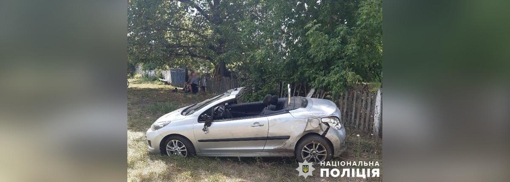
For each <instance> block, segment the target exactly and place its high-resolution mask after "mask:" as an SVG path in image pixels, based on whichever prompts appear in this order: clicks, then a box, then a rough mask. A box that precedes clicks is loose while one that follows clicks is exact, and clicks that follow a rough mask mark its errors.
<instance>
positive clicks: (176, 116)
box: [156, 106, 190, 122]
mask: <svg viewBox="0 0 510 182" xmlns="http://www.w3.org/2000/svg"><path fill="white" fill-rule="evenodd" d="M188 107H190V106H186V107H182V108H179V109H177V110H175V111H172V112H169V113H167V114H165V115H163V116H161V117H159V118H158V119H157V120H156V122H158V121H178V120H182V119H184V118H186V116H183V115H181V113H182V111H183V110H184V109H186V108H188Z"/></svg>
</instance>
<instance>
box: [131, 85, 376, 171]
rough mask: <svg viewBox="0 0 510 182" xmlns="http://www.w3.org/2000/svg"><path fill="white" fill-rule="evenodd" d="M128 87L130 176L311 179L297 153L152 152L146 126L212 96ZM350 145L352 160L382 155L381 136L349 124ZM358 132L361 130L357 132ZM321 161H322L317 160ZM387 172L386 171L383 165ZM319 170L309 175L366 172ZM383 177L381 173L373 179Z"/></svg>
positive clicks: (163, 87) (160, 87)
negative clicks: (239, 155) (187, 156)
mask: <svg viewBox="0 0 510 182" xmlns="http://www.w3.org/2000/svg"><path fill="white" fill-rule="evenodd" d="M129 81H130V85H129V89H128V181H305V179H304V178H303V177H299V176H298V172H297V171H296V168H297V167H298V164H297V162H296V161H295V159H294V158H274V157H273V158H208V157H195V158H190V159H184V158H179V157H167V156H161V155H159V154H148V152H147V145H146V141H145V131H146V130H147V129H148V128H149V127H150V125H151V124H152V122H153V121H155V120H156V119H157V118H158V117H159V116H161V115H163V114H165V113H167V112H170V111H172V110H174V109H177V108H179V107H183V106H186V105H189V104H191V103H194V102H199V101H202V100H204V99H206V98H208V96H207V95H201V94H198V95H191V94H184V93H175V92H172V89H173V88H174V87H172V86H169V85H162V84H155V83H147V82H139V81H137V80H136V79H130V80H129ZM348 132H349V136H348V142H347V144H348V149H347V151H346V152H345V153H344V154H342V156H341V157H340V158H337V159H334V160H347V161H360V160H361V161H379V163H381V158H382V154H381V149H382V145H381V142H380V141H378V140H377V139H373V138H371V136H366V135H363V134H361V132H356V131H355V130H353V131H351V130H348ZM357 134H361V136H360V137H357V136H356V135H357ZM314 167H318V166H314ZM381 172H382V171H381ZM319 176H320V174H319V170H315V171H314V176H313V177H308V179H307V180H306V181H309V180H312V181H323V180H336V181H349V180H350V181H355V180H358V181H359V180H363V179H361V178H320V177H319ZM370 181H380V178H377V179H370Z"/></svg>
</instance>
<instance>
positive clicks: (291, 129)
mask: <svg viewBox="0 0 510 182" xmlns="http://www.w3.org/2000/svg"><path fill="white" fill-rule="evenodd" d="M267 119H268V123H269V128H268V129H269V130H268V135H267V138H268V140H267V142H266V145H265V147H264V150H263V155H279V156H281V155H289V156H292V155H293V150H289V149H292V147H291V146H293V144H294V143H292V142H290V143H289V141H290V140H296V137H297V136H298V135H299V134H300V133H301V132H303V129H304V128H303V127H302V126H303V125H302V124H298V122H296V119H295V118H294V117H292V115H291V114H290V113H288V112H282V113H275V114H272V115H269V116H267Z"/></svg>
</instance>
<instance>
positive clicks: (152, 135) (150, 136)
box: [145, 129, 163, 153]
mask: <svg viewBox="0 0 510 182" xmlns="http://www.w3.org/2000/svg"><path fill="white" fill-rule="evenodd" d="M145 137H146V139H147V141H146V144H147V145H148V149H149V153H161V151H160V149H159V144H160V143H161V140H162V139H163V138H161V137H160V134H159V132H158V131H157V130H156V131H152V130H151V129H149V130H147V133H146V134H145Z"/></svg>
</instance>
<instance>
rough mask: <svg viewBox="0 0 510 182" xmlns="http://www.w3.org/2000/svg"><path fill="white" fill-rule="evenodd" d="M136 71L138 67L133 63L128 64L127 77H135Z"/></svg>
mask: <svg viewBox="0 0 510 182" xmlns="http://www.w3.org/2000/svg"><path fill="white" fill-rule="evenodd" d="M135 71H136V65H135V64H134V63H132V62H131V61H128V62H127V75H128V77H133V76H134V74H135Z"/></svg>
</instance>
